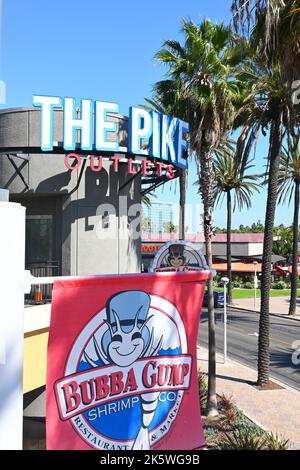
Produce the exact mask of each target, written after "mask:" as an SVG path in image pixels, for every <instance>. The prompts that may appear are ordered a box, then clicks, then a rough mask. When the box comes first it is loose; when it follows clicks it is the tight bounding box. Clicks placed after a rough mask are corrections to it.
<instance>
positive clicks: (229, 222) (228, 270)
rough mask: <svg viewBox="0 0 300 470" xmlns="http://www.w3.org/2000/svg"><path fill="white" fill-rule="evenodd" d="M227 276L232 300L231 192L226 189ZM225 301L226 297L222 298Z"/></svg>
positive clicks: (229, 298)
mask: <svg viewBox="0 0 300 470" xmlns="http://www.w3.org/2000/svg"><path fill="white" fill-rule="evenodd" d="M226 248H227V277H228V279H229V282H228V300H229V303H231V300H232V272H231V193H230V191H227V246H226ZM224 301H225V302H226V299H224Z"/></svg>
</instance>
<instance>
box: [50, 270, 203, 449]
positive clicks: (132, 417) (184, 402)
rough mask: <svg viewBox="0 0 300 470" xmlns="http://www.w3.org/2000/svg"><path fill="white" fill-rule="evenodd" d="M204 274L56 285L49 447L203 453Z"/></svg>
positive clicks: (95, 278)
mask: <svg viewBox="0 0 300 470" xmlns="http://www.w3.org/2000/svg"><path fill="white" fill-rule="evenodd" d="M210 276H211V273H210V272H209V271H207V270H203V271H198V272H196V271H194V272H180V273H176V272H173V273H156V274H142V275H141V274H139V275H119V276H90V277H85V278H78V279H70V280H68V281H57V282H56V283H55V284H54V289H53V301H52V313H51V323H50V334H49V342H48V359H47V387H46V392H47V411H46V429H47V449H60V450H63V449H65V450H68V449H78V450H80V449H81V450H84V449H97V450H131V449H133V450H138V449H144V450H146V449H153V450H172V449H173V450H176V449H178V450H183V449H185V450H192V449H196V448H201V447H203V446H204V444H205V441H204V436H203V431H202V426H201V417H200V402H199V392H198V378H197V377H198V374H197V354H196V342H197V332H198V324H199V315H200V310H201V306H202V299H203V293H204V288H205V281H206V280H207V279H208V278H209V277H210Z"/></svg>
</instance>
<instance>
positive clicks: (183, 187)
mask: <svg viewBox="0 0 300 470" xmlns="http://www.w3.org/2000/svg"><path fill="white" fill-rule="evenodd" d="M179 192H180V196H179V198H180V199H179V206H180V208H179V210H180V213H179V239H180V240H184V239H185V200H186V170H180V176H179Z"/></svg>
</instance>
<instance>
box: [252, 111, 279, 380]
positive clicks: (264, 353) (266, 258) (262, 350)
mask: <svg viewBox="0 0 300 470" xmlns="http://www.w3.org/2000/svg"><path fill="white" fill-rule="evenodd" d="M281 143H282V113H281V111H280V112H278V115H277V116H276V117H275V118H274V121H273V123H272V126H271V132H270V153H269V158H270V168H269V177H268V197H267V208H266V218H265V233H264V248H263V259H262V277H261V306H260V318H259V337H258V378H257V383H258V385H260V386H263V385H266V384H267V383H268V382H269V366H270V350H269V344H270V318H269V311H270V288H271V274H272V272H271V271H272V269H271V263H272V247H273V229H274V220H275V209H276V202H277V179H278V169H279V163H280V154H281Z"/></svg>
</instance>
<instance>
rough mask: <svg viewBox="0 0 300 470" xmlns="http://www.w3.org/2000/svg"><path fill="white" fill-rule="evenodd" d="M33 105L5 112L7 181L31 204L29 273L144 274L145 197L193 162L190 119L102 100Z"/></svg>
mask: <svg viewBox="0 0 300 470" xmlns="http://www.w3.org/2000/svg"><path fill="white" fill-rule="evenodd" d="M33 104H34V107H29V108H14V109H7V110H1V111H0V152H1V158H0V187H1V188H5V189H8V190H9V192H10V200H11V201H15V202H20V203H21V204H22V205H23V206H25V207H26V235H27V239H26V267H27V269H30V270H31V271H32V272H33V273H34V274H35V273H36V274H39V275H48V276H49V275H86V274H103V273H105V274H109V273H133V272H140V270H141V236H140V235H141V234H140V230H141V228H140V213H141V206H140V204H141V199H142V196H143V195H144V194H146V193H147V192H148V191H149V190H153V189H154V188H155V187H157V186H158V185H161V184H164V183H165V182H166V181H169V180H170V179H171V178H173V177H177V176H178V175H179V172H180V167H184V166H185V165H186V156H187V142H186V141H185V137H184V134H183V133H184V132H186V131H187V130H188V126H187V124H186V123H183V122H182V121H180V120H179V119H174V118H169V117H167V116H164V115H159V114H158V113H149V112H147V111H145V110H141V109H140V108H130V112H129V118H127V117H124V116H122V115H120V114H119V113H118V107H117V105H114V104H113V103H103V102H99V101H96V102H95V103H93V102H92V101H91V100H82V102H81V107H80V109H79V108H75V100H73V99H72V98H66V99H65V100H64V101H63V100H61V99H60V98H56V97H41V96H38V97H34V101H33ZM108 105H109V106H108ZM178 152H179V153H180V158H179V156H178Z"/></svg>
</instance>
